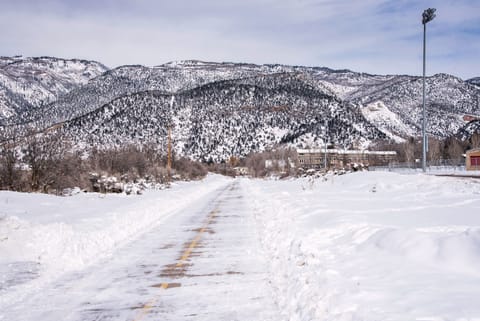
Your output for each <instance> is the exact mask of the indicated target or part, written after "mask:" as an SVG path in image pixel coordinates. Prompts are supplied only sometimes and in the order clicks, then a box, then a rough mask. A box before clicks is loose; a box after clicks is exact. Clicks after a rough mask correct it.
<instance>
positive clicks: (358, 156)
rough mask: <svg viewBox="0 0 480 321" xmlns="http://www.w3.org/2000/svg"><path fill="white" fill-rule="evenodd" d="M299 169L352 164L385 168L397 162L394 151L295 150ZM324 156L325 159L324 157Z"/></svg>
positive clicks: (342, 166) (338, 166)
mask: <svg viewBox="0 0 480 321" xmlns="http://www.w3.org/2000/svg"><path fill="white" fill-rule="evenodd" d="M297 154H298V161H299V166H300V167H305V168H321V167H325V161H326V163H327V164H326V167H328V168H344V167H347V166H349V165H352V164H355V163H357V164H363V165H366V166H387V165H389V164H391V163H394V162H396V161H397V152H395V151H370V150H342V149H327V150H325V149H320V148H319V149H297ZM325 156H326V157H325Z"/></svg>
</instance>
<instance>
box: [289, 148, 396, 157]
mask: <svg viewBox="0 0 480 321" xmlns="http://www.w3.org/2000/svg"><path fill="white" fill-rule="evenodd" d="M326 151H327V154H343V155H360V154H363V155H365V154H366V155H397V152H396V151H379V150H366V149H365V150H347V149H327V150H326ZM297 153H298V154H324V153H325V149H321V148H312V149H297Z"/></svg>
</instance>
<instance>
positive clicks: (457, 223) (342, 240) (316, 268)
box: [243, 172, 480, 321]
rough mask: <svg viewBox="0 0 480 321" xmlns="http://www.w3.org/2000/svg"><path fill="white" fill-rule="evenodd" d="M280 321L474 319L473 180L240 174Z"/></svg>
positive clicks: (479, 221) (478, 264) (477, 309)
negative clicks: (288, 177) (246, 176)
mask: <svg viewBox="0 0 480 321" xmlns="http://www.w3.org/2000/svg"><path fill="white" fill-rule="evenodd" d="M243 186H244V187H245V188H246V189H248V190H249V191H250V192H249V195H250V197H251V198H252V205H251V206H252V210H253V211H255V212H256V215H257V220H258V222H259V224H260V226H261V231H262V233H261V235H262V240H263V244H264V247H265V248H266V252H267V253H268V255H270V260H269V262H270V270H271V276H272V284H273V286H274V287H275V291H274V293H276V295H277V298H276V299H277V302H278V305H279V307H280V308H281V309H282V312H283V315H285V316H287V318H288V319H289V320H435V321H437V320H438V321H440V320H441V321H444V320H480V304H478V302H479V300H478V298H479V295H480V180H478V179H477V180H474V179H459V178H446V177H434V176H427V175H422V174H418V175H401V174H396V173H385V172H362V173H355V174H348V175H344V176H336V177H329V178H328V179H327V180H320V179H319V180H317V181H312V180H292V181H269V182H257V181H248V180H245V181H243Z"/></svg>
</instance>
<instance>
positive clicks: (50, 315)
mask: <svg viewBox="0 0 480 321" xmlns="http://www.w3.org/2000/svg"><path fill="white" fill-rule="evenodd" d="M244 194H245V193H244V192H243V191H242V189H241V187H240V185H239V184H238V182H232V183H230V184H229V185H227V187H222V188H220V189H217V190H216V191H215V192H213V193H210V194H209V195H208V196H207V197H204V198H203V199H202V200H201V201H200V202H195V204H194V205H192V206H190V207H187V208H184V209H182V210H180V211H178V212H177V213H175V214H174V215H171V216H170V217H169V218H168V219H166V220H165V221H164V222H163V223H162V224H160V225H159V226H158V227H156V228H154V229H152V230H150V231H149V232H148V233H145V234H144V235H142V236H141V237H139V238H138V239H136V240H135V241H132V242H130V243H128V244H126V245H125V246H123V247H121V248H120V249H118V250H117V251H116V252H115V253H114V255H113V256H111V257H109V258H107V259H103V260H99V261H98V262H97V263H96V264H95V265H92V266H90V267H88V268H86V269H83V270H81V271H77V272H74V273H67V274H65V275H64V276H62V277H61V278H60V279H58V280H56V281H55V282H54V283H53V284H49V285H48V286H45V287H44V288H43V289H41V290H40V291H37V292H36V293H35V294H33V295H31V296H29V297H28V298H27V299H26V300H23V301H22V302H21V303H19V304H16V305H14V306H11V307H9V308H8V309H7V310H6V311H5V310H4V311H2V312H1V313H0V319H3V320H24V321H30V320H32V321H33V320H45V321H46V320H64V321H67V320H71V321H73V320H75V321H76V320H82V321H87V320H135V321H140V320H279V319H280V318H279V316H278V315H277V312H276V306H275V305H274V303H273V301H272V295H271V293H270V288H269V285H268V280H267V267H266V262H265V257H264V255H263V254H262V252H261V246H260V244H259V238H258V237H257V234H256V230H255V221H254V217H253V213H251V212H250V211H249V210H248V206H247V202H248V200H246V199H245V198H244Z"/></svg>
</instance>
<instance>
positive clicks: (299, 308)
mask: <svg viewBox="0 0 480 321" xmlns="http://www.w3.org/2000/svg"><path fill="white" fill-rule="evenodd" d="M231 182H232V180H231V179H227V178H223V177H220V176H216V175H211V176H208V177H207V178H206V179H205V180H204V181H202V182H188V183H181V184H176V185H175V186H173V188H172V189H169V190H162V191H150V192H147V193H146V194H144V195H141V196H126V195H106V196H103V195H99V194H80V195H76V196H72V197H54V196H48V195H38V194H19V193H10V192H0V320H2V315H3V316H4V318H5V320H7V317H8V319H10V318H11V317H12V316H14V315H17V313H20V312H21V311H22V306H21V305H14V303H15V302H27V304H30V303H36V305H35V309H37V310H36V311H37V312H38V311H40V312H42V311H41V309H42V306H41V303H42V302H44V303H45V302H49V300H56V299H55V298H58V293H57V292H59V291H60V292H61V291H64V290H58V289H55V286H56V287H59V288H60V289H65V291H70V292H69V293H68V294H67V292H66V294H65V296H70V295H73V294H75V293H80V294H82V295H86V291H87V290H86V289H93V291H101V292H99V294H98V295H97V296H95V295H94V296H90V297H89V299H88V300H89V301H88V302H89V303H88V304H90V305H92V304H96V305H95V307H97V306H99V307H102V308H105V307H111V308H115V307H117V308H119V307H120V308H121V307H124V306H125V304H126V303H125V302H126V301H127V299H128V300H130V299H132V300H133V301H134V302H133V303H131V304H138V302H143V301H142V300H143V299H142V298H143V297H145V296H147V297H149V296H150V295H154V296H156V295H157V294H156V292H157V291H156V288H155V287H153V288H152V287H149V288H146V289H145V290H141V291H140V292H139V293H142V295H143V297H142V298H137V297H135V296H133V294H135V293H137V292H138V290H135V291H129V290H128V291H127V288H126V287H127V285H128V286H130V285H135V284H142V285H143V283H142V282H146V283H145V284H147V285H148V284H149V283H148V282H153V281H154V280H155V277H158V276H157V275H156V274H155V273H151V274H146V272H147V271H145V273H144V272H142V270H141V268H144V269H147V268H148V269H152V267H151V266H150V265H149V264H153V263H155V262H156V264H157V265H158V266H159V267H160V268H161V267H162V266H163V265H162V264H164V263H162V262H163V261H165V263H172V262H170V260H173V259H174V258H176V257H178V255H179V253H178V251H179V249H176V248H174V247H172V248H170V245H169V246H162V243H159V242H167V243H172V241H173V243H175V244H177V245H176V246H178V247H180V248H181V246H182V244H183V243H184V242H187V245H188V242H189V238H190V237H191V236H193V235H196V234H195V233H199V234H198V235H199V237H201V241H202V242H203V245H202V246H201V247H200V248H199V249H197V251H196V252H192V257H191V258H190V259H189V265H188V268H189V269H190V270H189V272H188V273H186V272H183V271H178V272H179V273H180V272H181V273H180V274H182V275H183V274H184V275H183V279H180V280H177V281H174V282H180V283H181V284H182V286H181V287H179V288H174V289H171V290H170V289H169V290H168V291H169V292H168V294H167V295H165V296H164V297H162V296H159V297H158V299H156V300H158V302H159V304H156V305H155V306H152V307H149V309H152V310H155V309H156V308H158V309H162V307H163V309H164V308H165V305H166V304H167V305H168V304H172V307H175V306H176V307H178V308H179V309H180V307H182V308H181V309H180V310H178V309H177V310H175V311H173V312H172V313H173V314H170V315H165V317H168V316H169V317H170V318H171V319H172V318H173V319H175V318H174V316H175V315H178V316H180V315H181V311H183V310H185V311H188V312H189V313H190V312H192V311H194V312H195V313H196V314H191V315H190V314H189V315H188V317H187V318H186V319H189V320H195V319H198V320H200V319H201V320H204V319H205V320H207V319H209V316H211V317H213V318H214V316H215V315H216V316H219V315H222V316H226V315H230V316H232V318H233V316H235V315H236V316H240V315H243V316H245V317H247V318H248V319H249V320H250V319H252V320H254V319H255V314H248V313H247V314H245V311H244V312H243V314H238V313H234V309H235V304H233V302H234V301H232V300H233V298H235V299H236V300H237V301H238V302H242V304H244V305H242V306H243V307H247V306H249V305H251V306H252V311H256V310H255V309H256V307H255V309H253V307H254V305H255V304H256V305H257V306H258V304H260V303H259V302H261V304H263V302H264V301H265V302H268V300H267V299H266V298H265V297H262V298H261V301H258V300H259V299H260V297H256V298H255V300H256V301H255V300H254V301H249V300H250V299H249V298H248V294H249V293H250V294H251V295H253V291H251V290H250V286H251V285H252V284H253V285H255V286H257V287H259V288H260V287H263V286H264V285H261V286H260V283H262V284H270V285H271V291H267V290H263V288H262V290H261V291H259V293H262V295H266V294H267V293H271V296H273V299H274V301H275V303H276V306H277V307H278V309H279V312H280V315H281V317H280V318H279V320H282V319H283V320H292V321H297V320H298V321H303V320H341V321H344V320H382V321H385V320H430V321H447V320H449V321H450V320H457V321H460V320H462V321H463V320H477V321H478V320H480V304H478V297H479V296H480V179H467V178H451V177H435V176H432V175H423V174H409V175H402V174H399V173H389V172H360V173H354V174H347V175H343V176H328V177H327V178H325V179H322V178H319V179H317V180H312V179H311V178H310V179H308V178H306V179H292V180H284V181H280V180H252V179H247V178H242V179H238V182H236V183H235V184H231ZM227 186H228V188H227ZM219 190H220V191H223V192H221V193H219ZM211 208H217V210H218V211H219V212H218V214H217V217H216V218H215V219H212V220H211V224H212V225H211V226H210V227H209V228H204V229H194V227H197V225H198V224H199V222H201V220H202V217H204V216H206V215H207V214H206V213H207V212H208V211H210V210H211ZM203 209H208V211H207V212H206V213H205V214H204V213H203V212H204V211H205V210H203ZM189 212H197V214H195V215H196V216H195V217H196V218H194V217H193V216H192V218H190V217H189V216H188V215H189ZM252 215H253V218H252ZM177 221H178V222H183V223H182V224H186V223H188V224H187V225H179V226H178V227H177V228H178V231H180V232H176V230H175V229H174V226H173V225H175V224H174V223H175V222H177ZM167 222H168V224H167ZM247 223H248V224H247ZM252 224H256V227H255V226H252ZM190 225H192V226H190ZM167 226H168V228H167ZM210 229H211V230H210ZM202 231H203V232H202ZM162 232H163V233H164V234H165V237H167V239H165V240H163V239H162V237H163V235H162ZM207 232H208V233H207ZM192 233H193V234H192ZM201 233H203V235H202V234H201ZM255 235H256V237H257V239H258V240H259V241H260V242H259V243H258V244H257V242H255ZM153 236H154V237H153ZM153 239H155V240H156V241H155V242H154V245H153V246H154V248H152V249H151V250H150V249H148V244H150V243H152V242H150V241H151V240H153ZM136 240H137V241H136ZM138 240H139V241H138ZM135 242H137V244H136V243H135ZM167 243H165V244H167ZM165 244H163V245H165ZM167 245H168V244H167ZM250 247H251V248H250ZM130 252H132V253H130ZM133 252H134V253H133ZM120 253H123V254H122V255H125V256H124V257H122V256H120ZM142 253H146V255H147V259H146V261H147V262H150V263H149V264H146V265H145V262H144V261H145V260H143V259H141V258H140V256H141V255H144V254H142ZM154 253H158V255H160V257H155V256H154ZM185 253H190V252H185ZM252 253H258V254H255V255H253V254H252ZM155 255H157V254H155ZM180 255H181V253H180ZM242 255H243V256H244V260H243V261H242ZM256 255H264V256H265V257H266V259H265V260H262V259H259V258H256ZM108 257H111V258H112V259H108ZM133 258H135V259H134V260H133ZM212 260H214V261H212ZM99 261H102V262H105V264H99ZM129 261H132V262H134V265H133V267H132V268H127V266H128V263H129ZM135 262H136V263H135ZM142 262H143V263H142ZM251 262H254V264H253V265H252V264H251ZM140 263H141V264H140ZM115 264H125V267H122V266H120V265H119V267H118V268H115V266H114V265H115ZM262 264H266V265H267V266H265V268H264V267H262V266H261V265H262ZM250 265H252V267H251V268H249V266H250ZM97 266H99V267H98V268H97ZM177 266H178V264H177ZM110 269H111V270H112V271H116V272H115V273H114V274H113V276H111V277H112V278H113V279H115V280H116V281H115V282H111V281H109V280H108V278H109V277H110V276H109V273H110V272H109V271H110ZM224 270H225V271H228V272H227V273H224V272H225V271H224ZM75 271H78V272H77V273H76V274H73V275H72V274H71V272H75ZM95 271H97V272H98V273H99V275H101V276H102V277H100V276H95V275H94V274H95V273H96V272H95ZM122 271H123V272H122ZM222 271H223V273H222ZM263 271H266V274H265V275H266V276H265V277H266V278H268V280H269V281H270V283H266V282H264V272H263ZM150 272H151V271H150ZM150 272H149V273H150ZM69 273H70V274H69ZM122 273H126V274H127V275H128V276H129V277H132V275H137V274H138V275H139V279H138V280H141V282H140V281H138V280H136V279H131V280H123V279H121V278H120V276H121V275H122ZM62 275H65V276H66V275H72V276H70V277H65V278H61V276H62ZM80 279H81V280H80ZM62 280H70V281H69V282H73V283H72V284H71V285H63V286H62V285H61V284H63V283H62V282H63V281H62ZM75 280H76V281H75ZM82 280H83V281H82ZM96 280H97V281H98V283H99V285H98V286H95V282H97V281H96ZM122 280H123V281H122ZM227 281H228V282H238V284H237V285H235V284H231V283H226V282H227ZM75 282H77V283H78V284H80V285H79V286H80V290H78V291H77V290H76V289H77V287H76V286H75ZM156 282H158V281H156ZM160 282H167V281H165V280H161V281H160ZM168 282H172V281H168ZM203 282H204V283H203ZM254 282H259V283H258V284H257V283H254ZM87 284H88V286H87ZM118 284H121V287H119V288H118V289H115V288H114V287H115V286H119V285H118ZM172 284H175V283H172ZM50 285H54V286H52V287H51V288H49V286H50ZM187 285H188V286H187ZM210 286H211V287H214V288H215V289H216V290H215V289H214V288H212V289H210ZM106 287H108V288H109V290H106ZM110 287H113V288H110ZM239 288H240V289H242V291H240V292H238V293H239V294H238V295H237V294H236V293H237V292H234V291H236V290H238V289H239ZM39 289H45V290H47V289H48V291H46V293H48V295H46V296H45V298H43V297H42V296H41V295H39V294H38V291H39ZM101 289H102V290H101ZM197 291H203V292H202V293H207V292H208V295H205V296H204V297H203V296H201V295H200V296H198V293H197ZM225 291H227V292H225ZM228 291H230V292H231V293H229V292H228ZM127 292H128V296H125V295H123V293H127ZM32 293H36V294H35V295H33V294H32ZM109 295H110V296H113V297H109ZM211 295H219V296H222V297H221V298H219V299H218V300H215V298H210V297H209V296H211ZM237 296H238V297H237ZM87 297H88V296H87ZM187 298H192V299H193V300H198V301H192V302H184V301H185V300H186V299H187ZM194 298H196V299H194ZM62 300H63V301H62ZM62 300H60V301H59V302H58V304H56V306H58V307H59V308H58V310H56V312H55V313H56V314H49V313H47V312H46V311H43V313H39V314H38V315H43V316H44V318H42V320H53V319H55V318H56V319H58V318H60V319H62V318H61V316H62V313H63V312H62V311H64V310H65V311H67V310H68V311H72V310H71V309H70V306H71V307H77V306H80V307H81V308H79V310H78V311H84V312H85V310H84V309H87V308H88V306H86V305H75V304H74V303H75V302H78V303H79V304H81V303H82V302H83V301H82V300H81V299H70V298H64V299H62ZM136 300H138V301H136ZM162 300H164V301H162ZM175 300H177V301H178V300H180V301H181V302H180V301H179V302H177V301H175ZM97 301H98V302H97ZM62 302H68V303H65V304H66V306H65V305H64V306H62ZM95 302H96V303H95ZM119 302H121V303H123V304H124V305H119V304H118V303H119ZM213 302H216V303H213ZM249 302H250V303H249ZM84 303H85V302H84ZM84 303H82V304H84ZM144 303H145V302H143V303H142V304H144ZM212 304H214V305H215V306H214V307H212ZM224 304H226V306H224ZM50 305H51V306H55V304H54V303H51V304H50ZM32 306H33V305H32ZM127 306H128V305H127ZM145 306H147V305H145ZM145 306H144V309H145ZM82 309H83V310H82ZM215 309H217V310H219V311H217V312H218V313H217V314H214V313H213V311H214V310H215ZM222 309H223V310H222ZM228 309H232V311H230V312H228ZM242 309H243V308H242ZM88 311H89V313H93V314H91V316H92V317H98V315H97V314H95V313H97V312H95V311H99V309H93V308H92V309H90V310H88ZM129 311H130V310H128V309H127V310H122V312H120V314H119V315H120V316H128V315H130V314H131V313H132V312H131V311H130V312H129ZM37 312H35V311H33V312H29V313H24V315H25V316H26V318H25V320H36V319H38V317H37V318H36V315H37V314H36V313H37ZM104 312H105V311H104ZM153 312H155V311H152V313H153ZM160 312H161V311H160ZM160 312H159V313H160ZM224 312H228V314H225V313H224ZM102 313H103V312H102ZM105 313H106V314H107V315H115V313H113V314H108V311H107V312H105ZM129 313H130V314H129ZM161 313H165V311H164V310H163V312H161ZM212 313H213V314H212ZM272 313H273V314H270V312H268V315H269V316H270V315H274V312H272ZM80 316H81V314H80ZM146 318H147V319H148V318H152V319H154V318H155V314H153V315H150V316H146ZM63 319H64V320H77V319H78V318H77V316H76V315H74V314H72V315H69V317H64V318H63ZM80 319H81V317H80ZM120 319H122V317H117V318H116V320H120ZM214 319H215V318H214ZM243 319H245V318H243ZM256 319H261V317H260V316H259V315H257V316H256ZM82 320H83V319H82ZM85 320H86V319H85ZM122 320H123V319H122Z"/></svg>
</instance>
